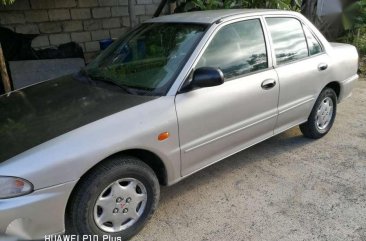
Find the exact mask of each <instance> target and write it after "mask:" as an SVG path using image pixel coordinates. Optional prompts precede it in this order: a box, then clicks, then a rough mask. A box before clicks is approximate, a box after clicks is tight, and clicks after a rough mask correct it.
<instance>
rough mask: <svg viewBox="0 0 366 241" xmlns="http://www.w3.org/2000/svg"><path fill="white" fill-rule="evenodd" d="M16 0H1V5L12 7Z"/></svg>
mask: <svg viewBox="0 0 366 241" xmlns="http://www.w3.org/2000/svg"><path fill="white" fill-rule="evenodd" d="M14 2H15V0H0V4H2V5H10V4H13V3H14Z"/></svg>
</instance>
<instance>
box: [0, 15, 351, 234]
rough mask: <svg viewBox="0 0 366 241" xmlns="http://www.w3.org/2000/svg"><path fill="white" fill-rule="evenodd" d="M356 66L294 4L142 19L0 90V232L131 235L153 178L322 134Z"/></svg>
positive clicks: (144, 214) (164, 181)
mask: <svg viewBox="0 0 366 241" xmlns="http://www.w3.org/2000/svg"><path fill="white" fill-rule="evenodd" d="M357 67H358V54H357V51H356V49H355V47H353V46H350V45H346V44H337V43H329V42H328V41H327V40H326V39H325V38H324V37H323V36H322V34H321V33H320V32H319V31H318V30H317V29H316V28H315V27H314V26H313V25H312V24H311V23H310V22H309V21H308V20H307V19H305V18H304V17H303V16H301V15H300V14H298V13H294V12H287V11H273V10H223V11H207V12H191V13H184V14H175V15H169V16H163V17H160V18H154V19H151V20H149V21H147V22H145V23H143V24H141V25H140V26H139V27H137V28H136V29H134V30H132V31H131V32H130V33H128V34H126V35H125V36H123V37H121V38H120V39H119V40H117V41H115V43H113V44H112V45H111V46H110V47H109V48H108V49H107V50H105V51H104V52H102V53H101V54H100V55H99V56H98V57H97V59H96V60H95V61H94V62H92V63H91V64H90V65H88V66H87V67H86V68H85V69H83V70H81V71H80V72H79V73H76V74H73V75H68V76H64V77H61V78H57V79H54V80H50V81H46V82H43V83H41V84H37V85H33V86H30V87H27V88H24V89H21V90H17V91H14V92H12V93H10V94H7V95H3V96H0V113H1V116H0V149H1V152H0V233H5V234H7V235H15V236H18V237H21V238H26V239H37V238H44V236H45V235H55V234H62V233H65V232H66V233H67V234H73V235H97V236H106V235H107V236H108V235H109V236H110V237H118V238H120V239H121V240H125V239H128V238H130V237H132V236H133V235H135V234H136V233H137V232H138V231H139V230H141V229H142V227H143V226H144V225H145V223H146V221H147V220H148V219H149V218H150V217H151V216H152V214H153V212H154V210H155V209H156V208H157V205H158V200H159V188H160V185H173V184H174V183H176V182H178V181H180V180H182V179H183V178H185V177H187V176H189V175H191V174H192V173H195V172H197V171H199V170H201V169H203V168H205V167H207V166H209V165H211V164H213V163H215V162H218V161H220V160H222V159H224V158H226V157H228V156H230V155H233V154H234V153H236V152H239V151H241V150H243V149H245V148H248V147H250V146H252V145H255V144H256V143H258V142H261V141H263V140H265V139H267V138H270V137H272V136H273V135H276V134H278V133H281V132H283V131H285V130H287V129H289V128H291V127H293V126H296V125H300V129H301V131H302V133H303V134H304V136H305V137H308V138H313V139H317V138H321V137H323V136H324V135H326V134H327V133H328V132H329V131H330V129H331V127H332V125H333V123H334V120H335V117H336V111H337V104H338V103H340V102H341V101H343V100H344V99H345V98H347V97H348V96H350V94H351V91H352V87H353V84H354V82H355V81H356V80H357V78H358V76H357ZM171 215H174V214H173V213H172V214H171Z"/></svg>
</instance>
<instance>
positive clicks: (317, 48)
mask: <svg viewBox="0 0 366 241" xmlns="http://www.w3.org/2000/svg"><path fill="white" fill-rule="evenodd" d="M303 28H304V32H305V36H306V40H307V42H308V47H309V54H310V55H315V54H319V53H321V52H323V49H322V47H321V45H320V43H319V41H318V40H317V39H316V38H315V36H314V34H313V33H312V32H311V31H310V30H309V28H308V27H307V26H305V25H303Z"/></svg>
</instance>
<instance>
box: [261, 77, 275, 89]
mask: <svg viewBox="0 0 366 241" xmlns="http://www.w3.org/2000/svg"><path fill="white" fill-rule="evenodd" d="M275 86H276V80H274V79H267V80H265V81H263V82H262V85H261V87H262V89H264V90H269V89H272V88H273V87H275Z"/></svg>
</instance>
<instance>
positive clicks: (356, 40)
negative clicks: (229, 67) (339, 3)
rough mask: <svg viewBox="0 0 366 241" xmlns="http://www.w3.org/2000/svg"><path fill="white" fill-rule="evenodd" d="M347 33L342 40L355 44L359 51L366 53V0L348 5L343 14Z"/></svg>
mask: <svg viewBox="0 0 366 241" xmlns="http://www.w3.org/2000/svg"><path fill="white" fill-rule="evenodd" d="M342 22H343V27H344V30H345V31H346V32H345V35H344V36H343V37H342V38H341V41H344V42H347V43H351V44H354V45H355V46H356V47H357V48H358V50H359V52H360V53H361V54H363V55H365V54H366V0H359V1H357V2H355V3H353V4H351V5H350V6H348V7H347V8H346V9H345V10H344V11H343V14H342Z"/></svg>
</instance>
